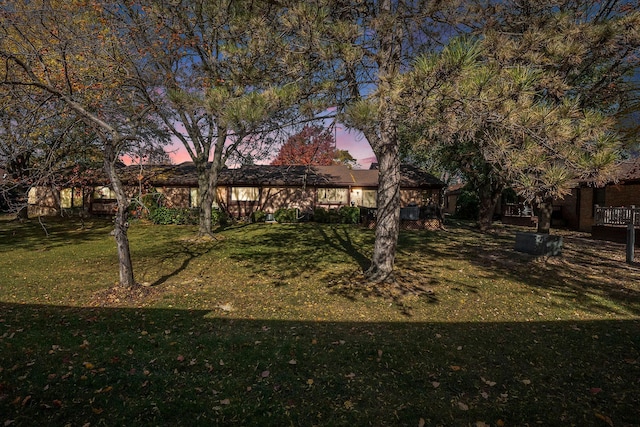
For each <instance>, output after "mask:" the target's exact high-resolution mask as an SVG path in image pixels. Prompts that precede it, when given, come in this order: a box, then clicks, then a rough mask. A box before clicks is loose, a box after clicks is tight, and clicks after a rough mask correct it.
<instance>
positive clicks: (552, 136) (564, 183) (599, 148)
mask: <svg viewBox="0 0 640 427" xmlns="http://www.w3.org/2000/svg"><path fill="white" fill-rule="evenodd" d="M629 4H630V2H626V1H621V2H616V1H611V2H606V4H604V3H602V2H594V1H561V2H557V1H554V2H544V1H543V2H510V1H508V2H475V1H469V2H466V3H464V9H463V10H464V12H465V13H462V14H460V15H459V16H453V15H448V17H449V19H450V22H451V25H452V27H455V28H464V32H466V33H469V32H472V33H475V34H477V35H478V37H479V38H480V39H481V40H482V43H483V58H482V60H481V62H482V64H483V65H482V67H477V68H475V69H474V70H473V71H472V72H471V73H470V74H468V75H463V76H462V79H461V80H457V81H455V82H453V84H454V85H456V87H457V88H458V89H457V92H455V93H452V95H451V97H450V99H451V100H450V101H449V102H448V103H446V104H441V110H439V111H437V112H438V113H442V112H443V111H444V110H445V109H448V110H449V111H450V114H449V115H448V116H447V115H440V119H439V121H438V122H437V123H434V122H430V123H427V124H425V123H424V121H423V122H422V124H421V126H423V128H419V131H424V132H425V133H426V134H428V135H429V138H428V141H427V143H424V141H423V143H422V144H418V147H420V148H419V150H420V151H422V152H423V153H424V152H426V153H428V154H429V155H433V154H432V153H434V152H435V153H436V155H437V156H438V157H439V158H440V159H441V161H442V162H443V164H444V165H445V166H446V167H447V168H448V169H449V170H450V171H452V172H456V171H457V172H459V173H461V174H462V175H463V176H464V177H465V179H466V181H467V182H469V183H470V184H472V185H473V186H474V187H475V188H476V191H477V193H478V196H479V199H480V216H479V221H478V223H479V226H480V228H481V229H486V228H488V227H489V226H490V225H491V218H492V215H493V212H494V210H495V204H496V201H497V200H498V197H499V195H500V193H501V192H502V189H503V188H504V187H505V186H507V185H514V186H517V188H518V189H519V190H520V192H521V194H522V195H523V196H525V197H526V198H527V200H528V201H530V202H532V203H534V205H535V206H537V208H538V214H539V217H540V219H541V220H540V221H539V223H538V224H539V231H540V232H548V230H549V224H550V221H549V215H550V212H551V200H552V199H553V198H558V197H560V198H561V197H563V196H564V195H565V194H567V192H568V191H569V188H570V185H571V184H572V183H573V182H575V180H578V179H581V180H591V181H593V182H598V181H602V180H604V179H606V177H607V176H610V172H611V169H612V166H614V164H615V161H616V159H617V158H618V149H619V147H620V145H619V142H618V140H617V138H616V136H615V134H616V133H618V134H619V135H621V136H622V140H623V142H624V141H625V140H626V141H629V140H630V139H631V140H632V139H634V138H633V132H632V129H633V127H628V128H627V129H626V131H625V132H622V133H621V132H620V130H621V126H620V123H622V122H624V121H625V119H626V117H628V115H629V112H630V111H633V110H634V109H636V108H637V105H638V104H637V103H638V98H637V93H638V81H637V79H635V81H634V79H633V78H630V77H629V75H630V72H631V73H633V70H637V66H638V60H639V56H638V31H637V28H638V23H639V22H640V21H638V14H637V13H633V12H631V10H629V9H628V6H629ZM461 25H462V27H461ZM478 65H480V64H478ZM465 87H467V88H470V89H469V90H466V89H465ZM445 88H446V86H445ZM634 94H635V95H634ZM456 100H457V101H458V102H456ZM634 105H635V106H636V107H633V106H634ZM454 110H455V112H453V111H454ZM554 121H555V122H554ZM616 122H617V123H616ZM594 126H595V127H596V128H597V130H598V132H594V133H589V132H588V131H587V129H591V130H593V128H594ZM425 127H426V128H427V129H426V130H425ZM430 127H435V128H437V129H438V131H433V129H432V128H430ZM452 129H456V130H455V131H452ZM616 131H617V132H616ZM596 133H597V135H596ZM416 139H417V140H420V139H423V140H424V139H425V138H420V137H418V138H416ZM443 139H446V141H444V143H443ZM425 147H431V148H433V149H429V148H427V149H425Z"/></svg>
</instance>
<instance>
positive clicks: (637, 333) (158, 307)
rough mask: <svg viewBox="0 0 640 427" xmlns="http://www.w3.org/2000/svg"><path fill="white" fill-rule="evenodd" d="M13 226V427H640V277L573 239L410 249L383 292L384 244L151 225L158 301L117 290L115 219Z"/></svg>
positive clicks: (5, 249) (330, 229)
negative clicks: (368, 271) (555, 249)
mask: <svg viewBox="0 0 640 427" xmlns="http://www.w3.org/2000/svg"><path fill="white" fill-rule="evenodd" d="M45 225H46V229H47V232H48V233H49V236H48V237H47V236H46V235H45V232H44V230H43V228H42V227H41V225H40V224H39V223H38V221H29V222H24V223H18V222H11V221H8V220H2V219H0V423H3V424H5V425H14V426H17V425H67V424H68V425H86V424H89V425H242V426H244V425H261V426H269V425H273V426H282V425H295V426H298V425H300V426H307V425H308V426H311V425H323V426H324V425H328V426H333V425H375V426H381V425H390V426H396V425H407V426H416V425H419V424H420V423H421V420H422V422H424V425H427V426H431V425H445V426H451V425H453V426H458V425H459V426H467V425H483V424H482V423H484V424H489V425H492V426H496V425H505V426H522V425H577V426H583V425H587V426H589V425H593V426H600V425H602V426H607V425H615V426H633V425H640V409H639V408H640V268H639V267H638V266H637V265H632V266H629V265H626V264H625V263H624V247H623V246H622V245H616V244H610V243H602V242H593V241H590V240H588V239H585V238H584V236H582V235H577V234H573V233H565V236H564V238H565V246H566V249H565V253H564V255H563V256H562V257H559V258H549V259H535V258H532V257H529V256H526V255H523V254H519V253H515V252H514V251H513V250H512V247H513V235H514V232H515V230H516V229H514V228H506V227H504V228H499V229H498V230H497V231H496V232H494V233H491V234H481V233H478V232H476V231H474V230H472V229H469V228H467V227H465V226H464V225H454V226H451V227H450V228H449V230H448V231H437V232H426V231H425V232H407V233H403V234H402V235H401V238H400V245H399V250H398V259H397V271H398V275H399V286H397V287H394V288H388V289H382V290H380V289H373V288H371V287H368V286H366V285H364V284H361V283H359V276H358V275H357V274H356V273H355V272H357V271H358V270H361V269H362V268H363V267H364V266H366V263H367V259H368V257H369V256H370V250H371V247H372V242H373V232H372V231H368V230H362V229H359V228H355V227H350V226H336V225H332V226H329V225H317V224H301V225H277V224H274V225H269V224H262V225H248V226H244V227H237V228H230V229H227V230H223V231H221V232H220V233H218V235H217V240H212V241H203V240H195V239H193V237H194V234H195V229H194V228H192V227H176V226H168V227H160V226H150V225H146V224H142V223H134V224H132V226H131V229H130V238H131V248H132V252H133V258H134V269H135V271H136V277H137V279H138V280H139V281H141V282H144V284H145V285H147V286H144V287H143V288H142V290H141V291H139V292H134V293H117V292H110V291H109V289H110V288H112V286H113V284H114V283H115V282H116V280H117V258H116V253H115V244H114V242H113V237H111V236H110V235H109V231H110V224H109V223H108V222H101V221H97V220H96V221H92V222H86V223H85V226H84V227H81V226H80V224H79V223H77V222H74V221H60V220H53V219H47V220H46V221H45Z"/></svg>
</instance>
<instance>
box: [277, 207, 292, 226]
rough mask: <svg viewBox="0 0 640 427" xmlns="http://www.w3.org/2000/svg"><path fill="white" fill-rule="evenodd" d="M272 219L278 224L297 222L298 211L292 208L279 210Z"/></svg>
mask: <svg viewBox="0 0 640 427" xmlns="http://www.w3.org/2000/svg"><path fill="white" fill-rule="evenodd" d="M273 218H274V219H275V220H276V221H278V222H279V223H283V222H296V221H298V210H297V209H294V208H280V209H278V210H277V211H276V212H275V213H274V214H273Z"/></svg>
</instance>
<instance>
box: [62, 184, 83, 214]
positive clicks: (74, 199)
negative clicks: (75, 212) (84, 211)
mask: <svg viewBox="0 0 640 427" xmlns="http://www.w3.org/2000/svg"><path fill="white" fill-rule="evenodd" d="M82 201H83V200H82V188H63V189H62V191H60V207H61V208H62V209H71V208H81V207H82Z"/></svg>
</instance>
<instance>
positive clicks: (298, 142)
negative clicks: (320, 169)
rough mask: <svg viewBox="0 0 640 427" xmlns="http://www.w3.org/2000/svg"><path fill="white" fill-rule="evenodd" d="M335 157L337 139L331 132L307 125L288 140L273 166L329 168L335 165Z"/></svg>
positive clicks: (274, 160) (281, 148)
mask: <svg viewBox="0 0 640 427" xmlns="http://www.w3.org/2000/svg"><path fill="white" fill-rule="evenodd" d="M335 157H336V149H335V139H334V137H333V135H332V134H331V131H330V130H329V129H324V128H322V127H320V126H309V125H307V126H305V127H304V128H303V129H302V130H301V131H300V132H298V133H296V134H295V135H292V136H290V137H289V138H288V139H287V141H286V142H285V143H284V144H283V145H282V146H281V147H280V151H278V155H277V156H276V157H275V158H274V159H273V161H272V162H271V164H272V165H317V166H329V165H332V164H334V159H335Z"/></svg>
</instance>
